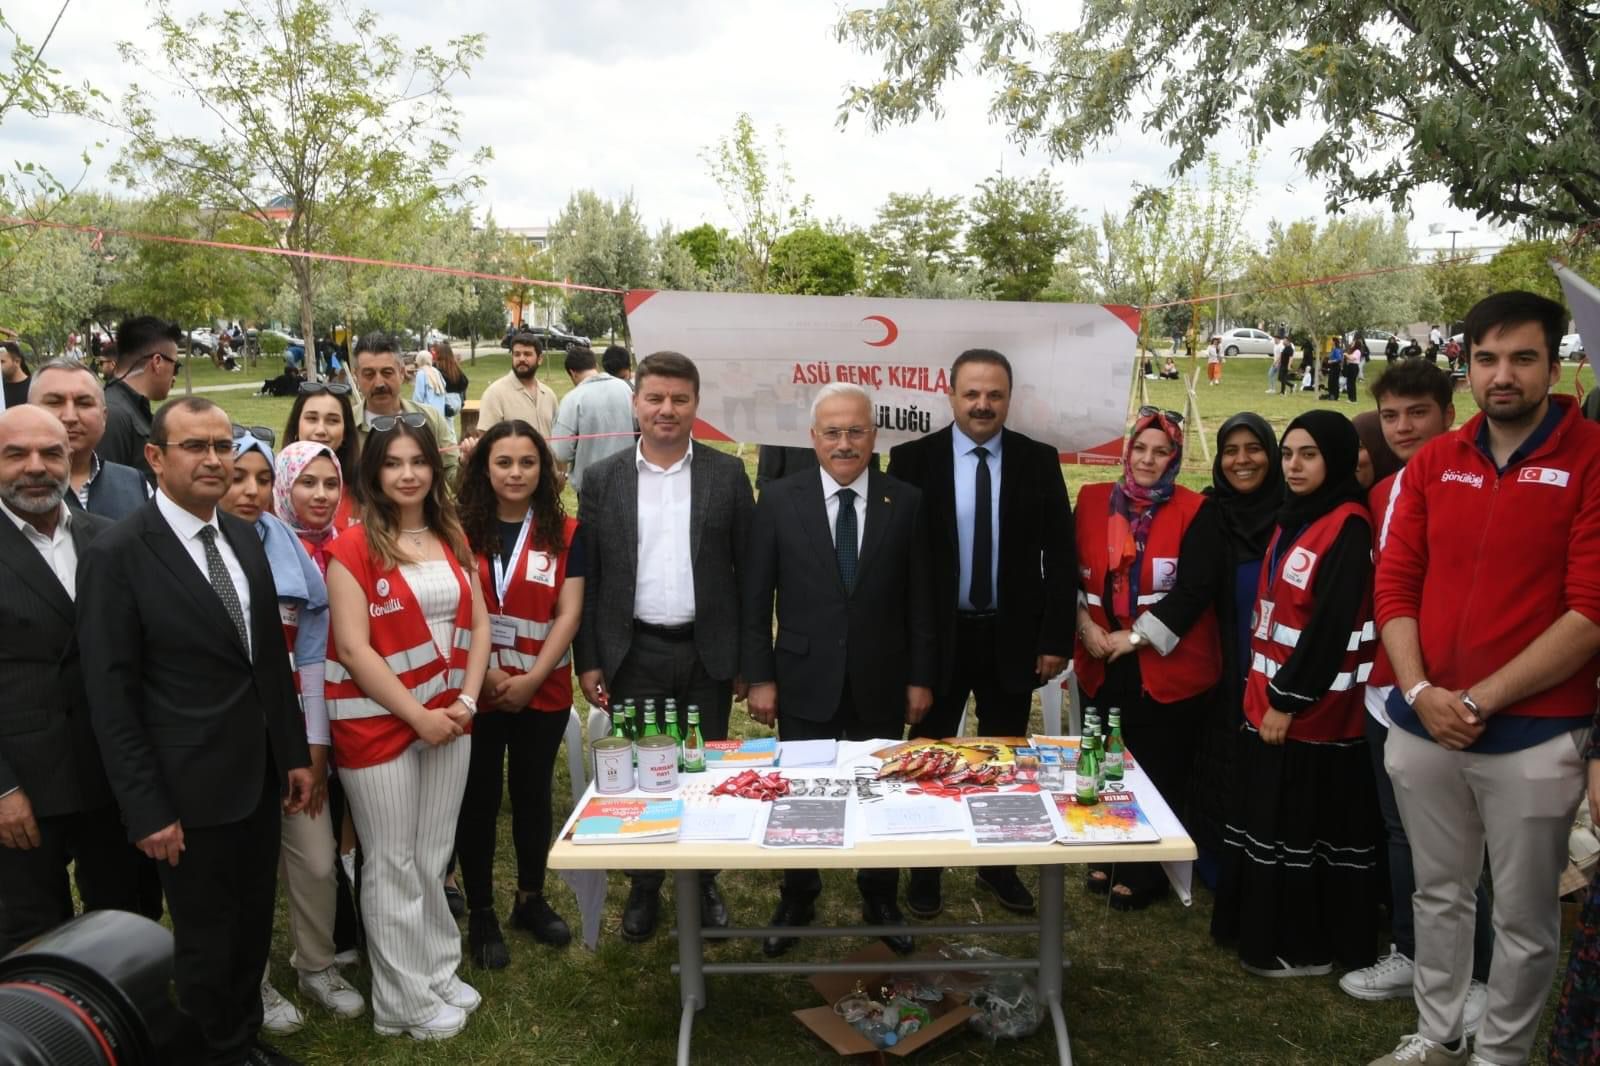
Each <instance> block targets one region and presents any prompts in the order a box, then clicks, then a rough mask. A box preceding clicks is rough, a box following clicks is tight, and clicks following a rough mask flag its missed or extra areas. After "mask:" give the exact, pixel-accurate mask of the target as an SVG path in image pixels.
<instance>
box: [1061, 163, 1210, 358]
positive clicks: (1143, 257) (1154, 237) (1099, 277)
mask: <svg viewBox="0 0 1600 1066" xmlns="http://www.w3.org/2000/svg"><path fill="white" fill-rule="evenodd" d="M1174 198H1175V197H1174V194H1173V191H1172V190H1170V189H1149V188H1142V187H1138V186H1136V187H1135V190H1134V197H1133V202H1132V203H1130V204H1129V205H1128V209H1127V210H1126V211H1124V212H1123V213H1122V214H1120V215H1119V214H1115V213H1113V212H1111V211H1106V212H1105V213H1104V214H1103V215H1102V216H1101V218H1100V231H1099V233H1098V234H1096V233H1095V232H1094V231H1092V230H1091V231H1088V232H1087V233H1086V234H1085V235H1084V240H1083V242H1082V244H1084V245H1085V246H1086V247H1085V251H1086V253H1087V254H1085V255H1084V256H1083V257H1082V258H1083V260H1084V262H1085V264H1086V268H1087V269H1086V273H1087V275H1088V278H1089V280H1090V281H1092V282H1093V284H1094V287H1095V288H1096V289H1097V290H1098V293H1099V295H1100V297H1101V298H1102V299H1104V300H1106V301H1108V302H1111V303H1127V304H1134V305H1135V306H1138V307H1143V306H1145V305H1147V304H1152V303H1156V302H1158V301H1159V300H1161V299H1162V297H1164V296H1165V295H1167V294H1168V293H1169V292H1170V291H1171V290H1173V289H1174V288H1175V287H1176V286H1177V285H1178V283H1179V281H1180V279H1182V280H1183V283H1184V284H1187V278H1186V276H1185V275H1184V273H1183V272H1182V271H1181V270H1180V269H1179V267H1180V257H1179V254H1178V243H1177V241H1176V240H1175V239H1174V234H1173V202H1174ZM1183 315H1184V320H1185V321H1184V326H1183V328H1184V329H1187V328H1188V318H1189V311H1188V309H1187V308H1185V309H1184V312H1183ZM1161 325H1163V323H1159V322H1156V321H1153V320H1152V319H1151V318H1150V316H1149V315H1141V316H1140V320H1139V343H1140V345H1141V346H1143V347H1149V346H1150V343H1151V342H1150V338H1151V336H1153V334H1154V331H1155V330H1156V329H1157V328H1159V327H1160V326H1161Z"/></svg>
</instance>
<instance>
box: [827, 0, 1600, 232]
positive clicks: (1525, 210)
mask: <svg viewBox="0 0 1600 1066" xmlns="http://www.w3.org/2000/svg"><path fill="white" fill-rule="evenodd" d="M1595 17H1596V16H1595V11H1594V5H1593V4H1592V3H1589V2H1587V0H1541V2H1539V3H1527V2H1526V0H1462V2H1460V3H1450V4H1443V3H1418V2H1415V0H1402V2H1393V0H1382V2H1380V0H1355V2H1353V3H1344V4H1327V3H1323V2H1320V0H1286V2H1283V3H1274V4H1262V3H1258V2H1255V0H1218V2H1214V3H1209V4H1200V5H1196V4H1194V3H1192V2H1189V0H1147V2H1145V3H1137V4H1132V3H1127V2H1126V0H1084V3H1083V4H1082V15H1081V18H1080V20H1079V22H1078V25H1077V28H1076V29H1073V30H1070V31H1068V32H1063V33H1049V34H1041V33H1039V32H1037V31H1036V30H1035V29H1034V28H1033V26H1031V25H1030V24H1029V22H1028V21H1027V19H1026V18H1025V16H1024V15H1023V14H1022V10H1021V8H1020V7H1019V6H1017V5H1013V4H1007V3H1001V2H999V0H883V2H882V4H881V6H879V7H877V8H875V9H873V8H858V9H854V10H849V11H846V12H845V13H844V14H843V15H842V16H841V17H840V20H839V22H838V24H837V27H836V33H837V36H838V38H839V39H840V40H841V41H843V42H847V43H849V44H851V45H853V46H855V47H856V48H858V49H860V50H861V51H864V52H867V53H870V54H874V55H877V56H879V57H880V58H881V59H882V61H883V76H882V77H881V78H879V79H877V80H873V81H868V82H866V83H863V84H861V85H856V86H853V87H851V88H850V89H849V90H848V91H847V93H846V96H845V100H844V103H843V105H842V107H841V110H840V121H841V122H845V121H847V120H848V119H849V117H850V116H851V115H857V114H858V115H862V116H864V117H865V119H866V120H867V122H868V123H869V124H870V125H871V126H872V127H873V128H879V127H882V126H885V125H888V124H894V123H903V122H909V121H912V120H914V119H916V118H917V117H919V116H920V115H922V114H924V113H932V114H939V113H940V111H941V107H940V96H941V94H942V92H943V91H944V89H945V86H946V83H947V82H949V81H951V80H952V79H954V78H955V77H957V76H958V75H960V74H962V73H968V72H971V73H976V74H978V75H980V76H982V77H986V78H988V79H990V80H991V81H992V82H993V83H994V84H995V91H994V95H993V96H992V98H991V104H990V114H991V116H992V117H994V118H995V119H997V120H999V121H1003V122H1005V123H1006V124H1007V125H1009V126H1010V127H1011V129H1012V131H1013V133H1014V135H1015V137H1016V138H1017V139H1018V140H1019V141H1021V142H1023V143H1034V142H1042V144H1043V145H1044V147H1045V148H1046V149H1047V150H1048V151H1049V153H1050V155H1051V156H1052V158H1056V159H1073V160H1077V159H1082V158H1083V157H1084V156H1085V155H1087V154H1088V153H1089V152H1090V151H1092V150H1093V149H1095V148H1097V147H1099V146H1101V145H1104V144H1105V143H1107V142H1108V141H1110V140H1111V139H1113V138H1115V137H1117V136H1120V131H1121V130H1122V129H1123V128H1124V124H1125V123H1127V122H1129V121H1132V122H1134V123H1136V124H1137V126H1138V128H1140V129H1144V130H1149V131H1152V132H1155V133H1158V134H1159V135H1160V136H1161V138H1162V140H1163V141H1164V142H1165V144H1166V145H1167V146H1168V148H1169V149H1171V150H1172V151H1173V153H1174V168H1175V171H1176V172H1177V173H1180V174H1181V173H1183V172H1184V171H1187V170H1188V169H1190V168H1191V167H1193V166H1195V165H1197V164H1198V163H1200V162H1201V161H1202V160H1203V159H1204V158H1205V155H1206V153H1207V151H1208V145H1209V144H1210V143H1211V142H1212V140H1213V138H1214V137H1215V136H1216V134H1217V132H1218V130H1219V128H1222V127H1225V126H1232V127H1234V128H1236V129H1237V130H1238V131H1239V132H1240V133H1241V134H1242V135H1243V136H1244V137H1245V138H1246V139H1247V140H1248V141H1249V142H1250V143H1252V144H1260V143H1262V142H1264V141H1266V140H1267V139H1268V138H1269V137H1270V136H1271V135H1272V133H1273V131H1275V130H1279V129H1282V128H1284V127H1286V126H1288V125H1289V124H1290V123H1293V122H1297V121H1306V120H1309V121H1310V122H1313V123H1315V124H1316V126H1317V127H1318V132H1317V135H1316V138H1315V140H1313V141H1312V143H1311V145H1310V146H1309V147H1308V148H1307V149H1306V150H1305V151H1303V152H1302V153H1300V161H1301V164H1302V166H1303V167H1304V169H1305V171H1306V173H1307V174H1308V175H1309V176H1311V177H1314V178H1316V179H1318V180H1323V181H1326V182H1327V183H1328V190H1329V191H1328V203H1329V206H1330V207H1332V208H1338V207H1342V206H1345V205H1348V204H1351V203H1356V202H1363V201H1369V202H1370V201H1387V202H1388V203H1389V204H1390V205H1391V206H1392V207H1393V208H1394V209H1395V210H1401V209H1403V208H1404V206H1405V204H1406V201H1407V199H1408V198H1409V196H1410V194H1411V192H1412V191H1413V190H1414V189H1416V188H1417V187H1418V186H1420V185H1424V184H1427V183H1430V182H1442V183H1443V184H1444V185H1445V187H1446V188H1447V189H1448V190H1449V192H1450V199H1451V202H1452V203H1453V204H1454V205H1455V206H1456V207H1458V208H1461V209H1463V210H1469V211H1472V212H1473V213H1475V214H1478V215H1481V216H1487V217H1490V218H1493V219H1497V220H1501V221H1507V222H1519V223H1524V224H1526V225H1528V226H1531V227H1532V228H1534V229H1535V230H1542V231H1549V230H1554V229H1560V228H1564V227H1570V226H1576V225H1583V224H1586V223H1588V222H1589V221H1591V220H1593V219H1596V218H1600V135H1597V134H1600V100H1597V98H1596V84H1595V79H1596V76H1597V68H1600V49H1597V48H1596V45H1595V40H1596V37H1595V33H1596V29H1595V27H1596V22H1595Z"/></svg>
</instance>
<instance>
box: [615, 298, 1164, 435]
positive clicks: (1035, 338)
mask: <svg viewBox="0 0 1600 1066" xmlns="http://www.w3.org/2000/svg"><path fill="white" fill-rule="evenodd" d="M623 306H624V308H625V310H626V312H627V316H628V329H629V331H630V332H631V333H632V336H633V342H634V349H635V350H636V351H639V352H655V351H662V350H666V351H674V352H682V353H683V354H684V355H687V356H688V357H689V358H691V359H693V360H694V362H695V365H696V366H697V367H698V368H699V371H700V410H699V418H698V420H697V423H696V425H695V435H696V436H697V437H701V438H703V439H709V440H730V441H744V442H746V443H751V444H782V445H791V446H795V447H803V448H809V447H811V437H810V435H809V430H810V426H811V414H810V411H811V399H812V397H813V396H815V395H816V393H817V390H819V389H821V388H822V387H823V386H824V385H827V384H829V383H831V382H836V381H843V382H851V383H854V384H857V385H860V386H862V387H863V388H865V389H866V390H867V391H868V392H870V393H871V394H872V399H873V405H874V406H873V419H874V421H875V422H876V424H877V427H878V451H880V452H887V451H888V450H889V449H890V448H891V447H893V446H894V445H896V444H899V443H901V442H903V441H908V440H914V439H916V438H917V437H920V436H922V435H924V434H926V433H930V432H932V431H934V430H936V429H940V428H942V427H944V426H945V425H948V424H949V422H950V420H951V415H950V403H949V400H948V399H947V398H946V395H945V393H946V390H947V389H948V388H949V384H950V383H949V381H948V375H949V372H950V364H951V363H953V362H954V361H955V358H956V356H957V355H959V354H961V353H962V352H963V351H965V350H967V349H968V348H992V349H995V350H997V351H1000V352H1002V353H1003V354H1004V355H1005V356H1006V358H1007V359H1009V360H1010V362H1011V367H1012V374H1013V379H1014V383H1015V384H1014V388H1013V390H1012V394H1011V411H1010V415H1009V417H1008V419H1007V422H1006V424H1007V425H1008V426H1009V427H1010V428H1012V429H1014V430H1018V431H1020V432H1022V433H1026V434H1027V435H1028V436H1030V437H1033V438H1034V439H1035V440H1042V441H1046V442H1048V443H1050V444H1052V445H1054V446H1055V448H1056V450H1057V451H1058V452H1060V453H1061V454H1062V456H1063V458H1065V459H1067V460H1068V461H1070V462H1080V463H1100V464H1106V465H1110V464H1115V463H1118V462H1120V461H1121V458H1120V457H1121V454H1122V434H1123V431H1124V427H1125V424H1126V416H1127V410H1128V393H1129V390H1130V388H1131V385H1132V382H1133V368H1134V361H1135V348H1136V345H1137V331H1138V324H1139V314H1138V312H1137V311H1135V310H1134V309H1133V308H1131V307H1124V306H1103V305H1101V304H1060V303H1009V302H1004V301H997V300H890V299H878V298H869V297H856V296H774V295H764V294H753V293H722V292H667V291H659V292H658V291H651V290H643V289H640V290H634V291H632V292H629V293H627V294H626V296H625V298H624V301H623Z"/></svg>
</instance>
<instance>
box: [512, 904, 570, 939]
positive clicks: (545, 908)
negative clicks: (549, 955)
mask: <svg viewBox="0 0 1600 1066" xmlns="http://www.w3.org/2000/svg"><path fill="white" fill-rule="evenodd" d="M511 924H512V925H513V926H515V927H516V928H518V929H523V930H526V931H527V932H529V933H532V934H533V939H535V940H537V941H538V942H539V943H541V944H549V945H550V946H551V947H553V948H564V947H566V946H567V945H568V944H570V943H572V930H571V929H569V928H568V927H567V922H566V919H564V918H562V917H561V915H559V914H557V913H556V911H555V908H554V907H552V906H550V903H549V901H547V900H546V899H545V898H544V896H542V895H539V896H529V897H528V898H527V899H525V900H523V901H522V902H520V903H518V904H517V905H516V906H514V907H512V908H511Z"/></svg>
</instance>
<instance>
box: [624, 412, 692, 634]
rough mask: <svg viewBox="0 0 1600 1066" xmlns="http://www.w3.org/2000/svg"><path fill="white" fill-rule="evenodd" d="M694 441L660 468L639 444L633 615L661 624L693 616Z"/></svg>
mask: <svg viewBox="0 0 1600 1066" xmlns="http://www.w3.org/2000/svg"><path fill="white" fill-rule="evenodd" d="M693 458H694V444H693V443H692V442H691V443H690V445H689V450H688V451H686V452H684V453H683V458H682V459H679V460H678V461H677V462H675V463H673V464H672V465H671V466H668V467H660V466H657V465H656V464H654V463H652V462H651V461H650V460H648V459H646V458H645V457H644V447H643V445H641V444H635V445H634V447H633V461H634V463H635V465H637V466H638V468H639V500H638V506H639V553H638V556H637V567H636V568H635V571H634V584H633V616H634V617H635V618H637V619H639V621H641V622H649V623H650V624H651V625H657V626H681V625H684V624H686V623H689V622H693V621H694V558H693V555H692V553H691V552H690V550H689V499H690V496H689V485H690V477H691V476H692V472H691V470H690V467H691V465H692V464H691V463H690V460H692V459H693Z"/></svg>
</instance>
